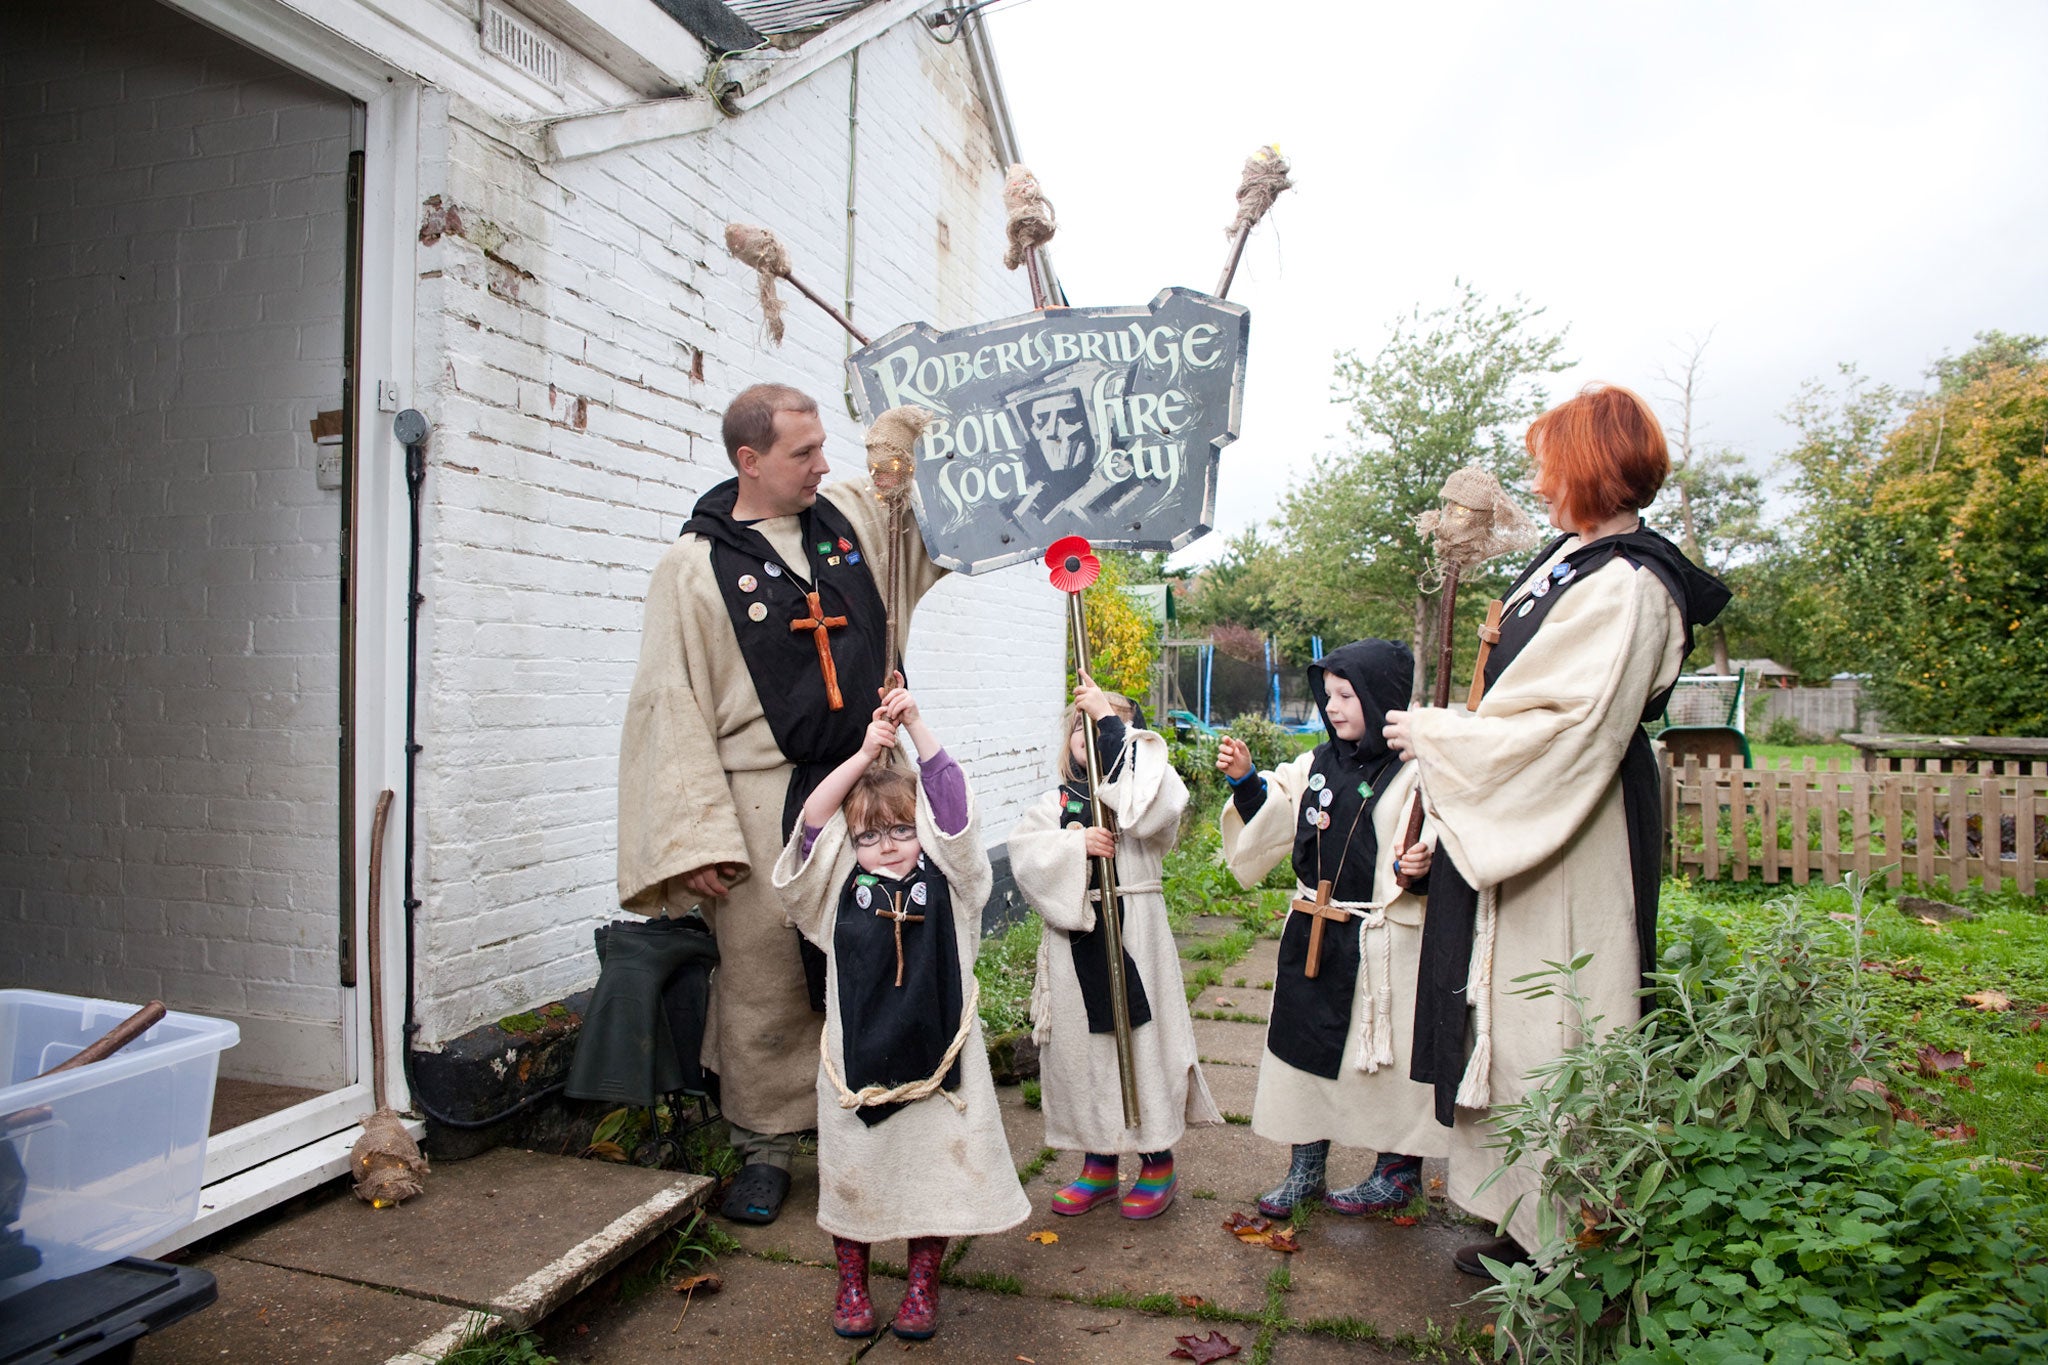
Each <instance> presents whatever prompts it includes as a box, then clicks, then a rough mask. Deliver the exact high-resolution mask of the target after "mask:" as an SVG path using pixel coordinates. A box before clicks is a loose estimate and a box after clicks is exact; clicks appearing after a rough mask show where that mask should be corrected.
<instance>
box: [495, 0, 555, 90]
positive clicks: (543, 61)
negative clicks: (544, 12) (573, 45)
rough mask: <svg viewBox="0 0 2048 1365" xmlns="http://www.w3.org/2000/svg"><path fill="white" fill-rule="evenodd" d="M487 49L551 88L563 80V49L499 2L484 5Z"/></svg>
mask: <svg viewBox="0 0 2048 1365" xmlns="http://www.w3.org/2000/svg"><path fill="white" fill-rule="evenodd" d="M483 10H484V13H483V45H484V51H486V52H488V53H490V54H491V55H492V56H494V57H501V58H503V59H504V60H506V61H508V62H510V63H512V65H514V66H516V67H518V68H519V69H520V70H521V71H524V72H525V73H526V74H527V75H529V76H531V77H533V78H534V79H535V80H537V81H539V82H540V83H541V84H543V85H545V86H548V87H549V88H551V89H556V88H559V87H560V86H561V84H562V49H561V48H559V47H557V46H556V45H555V44H554V43H552V42H550V41H548V39H547V38H546V37H545V36H543V35H542V34H541V32H540V30H538V29H536V28H534V27H533V25H531V24H529V23H527V22H526V20H524V19H522V18H520V17H519V16H518V15H516V14H514V13H512V12H511V11H510V10H506V9H500V8H498V6H496V5H489V4H487V5H485V6H484V7H483Z"/></svg>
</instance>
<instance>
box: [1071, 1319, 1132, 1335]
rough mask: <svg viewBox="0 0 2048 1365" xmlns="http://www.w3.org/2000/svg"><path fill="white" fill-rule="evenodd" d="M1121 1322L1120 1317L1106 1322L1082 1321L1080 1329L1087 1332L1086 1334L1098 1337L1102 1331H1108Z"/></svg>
mask: <svg viewBox="0 0 2048 1365" xmlns="http://www.w3.org/2000/svg"><path fill="white" fill-rule="evenodd" d="M1122 1322H1123V1319H1122V1318H1113V1319H1111V1320H1110V1321H1108V1322H1084V1323H1082V1324H1081V1330H1082V1331H1084V1332H1086V1333H1088V1335H1090V1336H1095V1337H1099V1336H1101V1335H1102V1334H1103V1333H1104V1332H1107V1331H1109V1330H1110V1329H1111V1328H1113V1327H1116V1326H1118V1325H1119V1324H1121V1323H1122Z"/></svg>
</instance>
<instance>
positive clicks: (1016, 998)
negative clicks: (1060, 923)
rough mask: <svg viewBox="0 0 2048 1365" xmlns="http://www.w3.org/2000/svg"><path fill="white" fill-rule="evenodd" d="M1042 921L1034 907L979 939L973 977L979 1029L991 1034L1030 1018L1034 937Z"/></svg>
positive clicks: (1034, 969) (1026, 1022)
mask: <svg viewBox="0 0 2048 1365" xmlns="http://www.w3.org/2000/svg"><path fill="white" fill-rule="evenodd" d="M1044 933H1045V921H1044V920H1042V919H1040V918H1039V917H1038V912H1037V911H1036V910H1033V911H1031V912H1030V913H1029V914H1027V915H1025V916H1024V918H1023V919H1021V920H1019V921H1018V922H1017V923H1015V924H1013V925H1011V926H1010V927H1009V928H1007V929H1005V930H1004V931H1003V932H1002V933H1000V934H996V935H993V936H992V937H989V938H985V939H983V940H982V941H981V955H980V956H979V957H977V958H975V960H974V977H975V979H976V980H977V981H979V982H981V1006H980V1010H979V1013H980V1015H981V1028H982V1032H983V1033H985V1034H987V1035H988V1036H989V1037H991V1038H993V1037H995V1036H996V1035H997V1034H1000V1033H1008V1032H1010V1031H1011V1030H1013V1029H1020V1028H1024V1027H1026V1026H1027V1025H1029V1024H1030V1022H1031V985H1032V983H1033V982H1034V981H1036V980H1037V979H1038V940H1039V938H1040V937H1041V936H1042V935H1043V934H1044Z"/></svg>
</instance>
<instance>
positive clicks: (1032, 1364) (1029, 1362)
mask: <svg viewBox="0 0 2048 1365" xmlns="http://www.w3.org/2000/svg"><path fill="white" fill-rule="evenodd" d="M1011 1359H1013V1360H1021V1361H1023V1362H1024V1365H1038V1362H1037V1361H1035V1360H1033V1359H1032V1358H1031V1357H1030V1356H1012V1357H1011Z"/></svg>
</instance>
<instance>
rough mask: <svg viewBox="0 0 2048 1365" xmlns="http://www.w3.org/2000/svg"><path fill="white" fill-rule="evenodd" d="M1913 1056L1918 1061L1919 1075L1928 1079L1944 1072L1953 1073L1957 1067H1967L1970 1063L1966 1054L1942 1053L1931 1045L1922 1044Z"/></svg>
mask: <svg viewBox="0 0 2048 1365" xmlns="http://www.w3.org/2000/svg"><path fill="white" fill-rule="evenodd" d="M1913 1055H1914V1056H1915V1057H1917V1058H1919V1059H1920V1074H1921V1075H1923V1076H1926V1077H1928V1078H1930V1079H1931V1078H1933V1077H1935V1076H1939V1075H1940V1074H1941V1073H1942V1072H1944V1071H1954V1070H1955V1069H1956V1068H1957V1067H1959V1066H1967V1065H1968V1064H1969V1061H1970V1056H1969V1054H1968V1053H1966V1052H1944V1051H1943V1050H1942V1049H1940V1048H1938V1047H1936V1046H1934V1045H1933V1044H1932V1043H1922V1044H1921V1045H1920V1050H1919V1051H1918V1052H1916V1053H1914V1054H1913Z"/></svg>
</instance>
